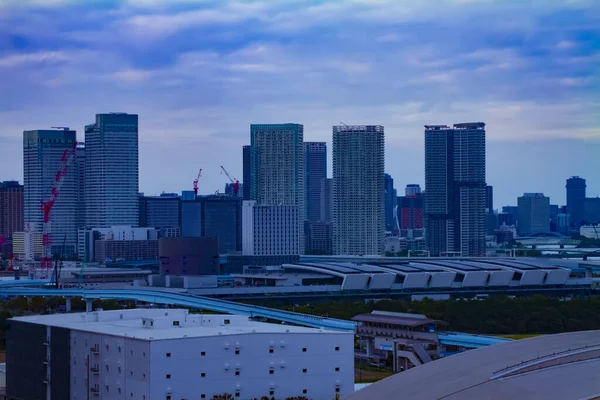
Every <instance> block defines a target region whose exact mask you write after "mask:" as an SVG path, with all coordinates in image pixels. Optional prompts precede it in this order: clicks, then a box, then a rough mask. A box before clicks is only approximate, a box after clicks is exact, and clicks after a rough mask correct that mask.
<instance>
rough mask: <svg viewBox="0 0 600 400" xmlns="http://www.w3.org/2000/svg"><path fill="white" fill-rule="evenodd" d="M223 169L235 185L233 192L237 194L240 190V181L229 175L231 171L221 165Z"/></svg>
mask: <svg viewBox="0 0 600 400" xmlns="http://www.w3.org/2000/svg"><path fill="white" fill-rule="evenodd" d="M221 169H222V170H223V172H225V175H227V177H228V178H229V180H230V181H231V184H232V185H233V194H234V195H236V196H237V194H238V191H239V190H240V181H238V180H237V179H235V178H233V177H231V175H229V172H227V170H226V169H225V167H224V166H222V165H221Z"/></svg>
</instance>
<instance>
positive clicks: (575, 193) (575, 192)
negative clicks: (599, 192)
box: [566, 176, 586, 229]
mask: <svg viewBox="0 0 600 400" xmlns="http://www.w3.org/2000/svg"><path fill="white" fill-rule="evenodd" d="M566 187H567V213H568V214H569V215H571V226H572V227H573V228H575V229H579V227H580V226H581V223H582V222H583V219H584V214H585V189H586V184H585V179H583V178H580V177H578V176H572V177H571V178H569V179H567V186H566Z"/></svg>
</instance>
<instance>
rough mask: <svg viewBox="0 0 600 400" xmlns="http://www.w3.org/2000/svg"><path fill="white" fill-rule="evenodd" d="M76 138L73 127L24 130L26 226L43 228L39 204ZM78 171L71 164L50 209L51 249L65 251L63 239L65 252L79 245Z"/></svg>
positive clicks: (73, 251)
mask: <svg viewBox="0 0 600 400" xmlns="http://www.w3.org/2000/svg"><path fill="white" fill-rule="evenodd" d="M75 142H76V132H75V131H73V130H34V131H24V132H23V175H24V182H23V183H24V192H23V206H24V215H23V219H24V222H25V226H28V225H29V226H30V228H31V230H32V231H36V232H42V227H43V222H44V216H43V212H42V211H41V209H40V204H41V203H42V201H44V200H47V199H48V198H49V196H50V192H51V190H52V186H53V185H54V180H55V178H56V172H57V171H58V168H59V166H60V162H61V158H62V156H63V154H64V152H65V150H66V151H72V150H73V148H74V146H75ZM73 162H76V160H73ZM76 172H77V167H76V166H73V165H71V166H70V168H69V173H68V174H67V176H66V178H65V180H64V182H63V184H62V187H61V188H60V193H59V195H58V198H57V200H56V203H55V204H54V207H53V208H52V213H51V225H50V234H51V238H52V241H53V246H52V252H53V253H56V252H62V250H63V249H62V247H63V246H62V245H63V242H64V243H65V249H64V252H65V255H66V256H70V255H72V254H74V253H75V251H76V250H75V249H76V246H77V229H78V227H77V215H78V203H77V200H78V188H77V173H76ZM65 238H66V240H65Z"/></svg>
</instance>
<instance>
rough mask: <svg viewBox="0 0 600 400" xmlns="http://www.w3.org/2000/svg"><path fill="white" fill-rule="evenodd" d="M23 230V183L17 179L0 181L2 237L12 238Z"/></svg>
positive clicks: (0, 225) (0, 228)
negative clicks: (15, 233)
mask: <svg viewBox="0 0 600 400" xmlns="http://www.w3.org/2000/svg"><path fill="white" fill-rule="evenodd" d="M22 230H23V185H20V184H19V182H17V181H4V182H0V237H4V238H6V239H8V238H12V236H13V233H14V232H17V231H22Z"/></svg>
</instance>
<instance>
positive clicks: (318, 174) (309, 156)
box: [304, 142, 327, 221]
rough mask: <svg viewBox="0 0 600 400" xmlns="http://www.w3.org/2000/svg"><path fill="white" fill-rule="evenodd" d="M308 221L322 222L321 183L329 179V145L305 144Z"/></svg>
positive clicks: (321, 143) (322, 143) (318, 143)
mask: <svg viewBox="0 0 600 400" xmlns="http://www.w3.org/2000/svg"><path fill="white" fill-rule="evenodd" d="M304 157H305V158H304V166H305V175H304V181H305V195H306V200H305V206H306V220H307V221H320V220H321V181H322V180H323V179H325V178H327V144H326V143H325V142H305V143H304Z"/></svg>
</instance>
